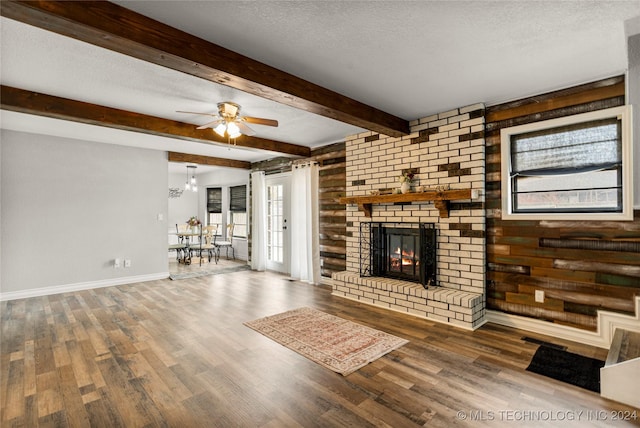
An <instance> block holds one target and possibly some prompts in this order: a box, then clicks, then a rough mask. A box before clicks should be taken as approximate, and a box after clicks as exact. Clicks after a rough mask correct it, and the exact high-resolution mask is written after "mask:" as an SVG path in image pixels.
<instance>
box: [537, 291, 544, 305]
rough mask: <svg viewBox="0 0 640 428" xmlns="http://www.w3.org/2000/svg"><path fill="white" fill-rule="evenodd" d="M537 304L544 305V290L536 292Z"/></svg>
mask: <svg viewBox="0 0 640 428" xmlns="http://www.w3.org/2000/svg"><path fill="white" fill-rule="evenodd" d="M535 298H536V302H538V303H544V290H536V295H535Z"/></svg>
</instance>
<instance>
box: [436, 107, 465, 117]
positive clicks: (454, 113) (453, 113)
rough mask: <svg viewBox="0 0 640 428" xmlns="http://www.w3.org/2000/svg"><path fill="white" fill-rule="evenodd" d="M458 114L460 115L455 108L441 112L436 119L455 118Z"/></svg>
mask: <svg viewBox="0 0 640 428" xmlns="http://www.w3.org/2000/svg"><path fill="white" fill-rule="evenodd" d="M459 114H460V110H458V109H457V108H456V109H453V110H449V111H445V112H442V113H438V119H445V118H448V117H451V116H457V115H459Z"/></svg>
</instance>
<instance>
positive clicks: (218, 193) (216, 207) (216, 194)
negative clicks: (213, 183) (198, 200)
mask: <svg viewBox="0 0 640 428" xmlns="http://www.w3.org/2000/svg"><path fill="white" fill-rule="evenodd" d="M207 212H210V213H221V212H222V187H210V188H208V189H207Z"/></svg>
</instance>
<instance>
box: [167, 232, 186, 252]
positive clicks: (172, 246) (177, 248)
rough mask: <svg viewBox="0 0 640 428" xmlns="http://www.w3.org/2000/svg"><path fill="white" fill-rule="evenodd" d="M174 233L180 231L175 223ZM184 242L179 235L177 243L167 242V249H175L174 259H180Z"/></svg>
mask: <svg viewBox="0 0 640 428" xmlns="http://www.w3.org/2000/svg"><path fill="white" fill-rule="evenodd" d="M176 233H180V229H179V228H178V225H177V224H176ZM185 247H186V246H185V244H184V242H182V238H181V237H180V236H178V243H177V244H169V251H175V252H176V260H178V261H180V259H181V257H182V253H183V252H184V250H185Z"/></svg>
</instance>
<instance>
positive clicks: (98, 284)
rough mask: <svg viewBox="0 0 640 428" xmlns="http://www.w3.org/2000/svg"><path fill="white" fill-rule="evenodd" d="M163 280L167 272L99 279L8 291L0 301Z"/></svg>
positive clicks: (2, 295)
mask: <svg viewBox="0 0 640 428" xmlns="http://www.w3.org/2000/svg"><path fill="white" fill-rule="evenodd" d="M165 278H169V272H158V273H152V274H147V275H136V276H124V277H120V278H111V279H101V280H99V281H88V282H78V283H75V284H65V285H54V286H50V287H41V288H31V289H29V290H20V291H9V292H6V293H0V301H6V300H16V299H26V298H29V297H40V296H49V295H51V294H60V293H69V292H73V291H82V290H90V289H92V288H102V287H112V286H114V285H123V284H133V283H136V282H145V281H156V280H158V279H165Z"/></svg>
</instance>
